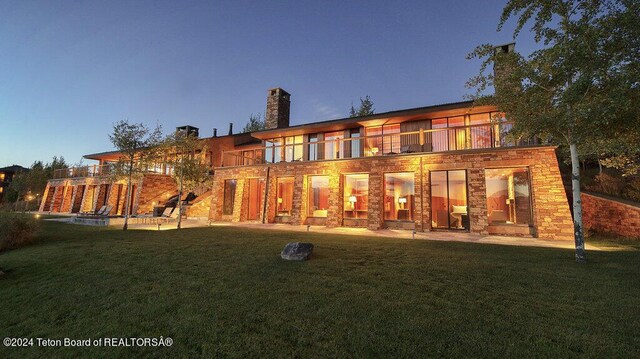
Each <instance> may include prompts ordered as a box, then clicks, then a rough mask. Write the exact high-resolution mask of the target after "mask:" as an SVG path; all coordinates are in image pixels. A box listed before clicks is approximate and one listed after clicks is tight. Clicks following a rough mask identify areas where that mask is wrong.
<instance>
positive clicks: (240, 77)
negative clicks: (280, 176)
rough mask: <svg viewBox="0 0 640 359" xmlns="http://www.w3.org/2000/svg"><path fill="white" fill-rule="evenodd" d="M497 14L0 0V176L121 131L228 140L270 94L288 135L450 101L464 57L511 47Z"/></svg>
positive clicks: (417, 5) (463, 77)
mask: <svg viewBox="0 0 640 359" xmlns="http://www.w3.org/2000/svg"><path fill="white" fill-rule="evenodd" d="M504 4H505V1H432V2H428V1H367V2H365V1H227V2H217V1H202V2H197V1H172V2H170V1H99V2H98V1H61V0H57V1H18V0H8V1H4V0H0V54H1V55H0V166H6V165H11V164H19V165H22V166H26V167H28V166H30V165H31V163H32V162H33V161H35V160H43V161H45V162H46V161H50V160H51V158H52V157H53V156H54V155H57V156H64V158H65V159H66V160H67V162H69V163H77V162H79V161H80V159H81V157H82V155H84V154H88V153H95V152H102V151H108V150H112V149H113V146H112V145H111V143H110V142H109V138H108V134H109V133H110V132H111V130H112V125H113V123H114V122H116V121H118V120H121V119H129V120H130V121H132V122H143V123H145V124H148V125H149V126H155V124H156V123H158V124H160V125H162V127H163V130H164V132H165V133H168V132H170V131H172V130H174V129H175V127H176V126H180V125H186V124H190V125H193V126H196V127H199V128H200V134H201V136H210V135H211V134H212V129H213V128H214V127H217V128H218V131H219V133H223V134H226V133H227V131H228V126H229V122H233V124H234V129H235V131H236V132H238V131H239V130H240V129H241V128H242V127H243V125H244V124H245V123H246V121H247V119H248V118H249V115H250V114H252V113H264V111H265V108H266V96H267V89H269V88H272V87H282V88H284V89H285V90H287V91H288V92H289V93H291V101H292V105H291V124H301V123H307V122H314V121H321V120H328V119H332V118H339V117H345V116H347V114H348V110H349V108H350V106H351V103H352V102H354V103H357V102H358V99H359V98H360V97H361V96H365V95H369V96H371V98H372V99H373V101H374V103H375V108H376V112H385V111H391V110H397V109H403V108H411V107H419V106H427V105H432V104H439V103H444V102H454V101H460V100H463V96H464V95H466V94H470V93H471V90H469V89H467V88H465V82H466V81H467V80H468V79H469V78H470V77H471V76H473V75H475V74H477V71H478V69H479V65H480V62H479V61H469V60H466V59H465V55H466V54H467V53H469V52H470V51H471V50H473V48H474V47H475V46H476V45H479V44H481V43H487V42H488V43H494V44H502V43H506V42H510V41H512V29H513V24H509V26H507V27H506V28H505V29H504V30H503V31H502V32H500V33H498V32H497V31H496V26H497V23H498V20H499V16H500V13H501V11H502V8H503V6H504ZM526 30H528V29H526ZM526 32H527V31H525V33H524V34H523V36H522V38H518V43H517V45H516V48H517V49H518V50H519V51H521V52H525V53H527V52H528V51H530V49H531V48H532V47H533V42H532V40H531V36H529V34H527V33H526ZM85 163H86V164H92V163H93V161H88V160H85Z"/></svg>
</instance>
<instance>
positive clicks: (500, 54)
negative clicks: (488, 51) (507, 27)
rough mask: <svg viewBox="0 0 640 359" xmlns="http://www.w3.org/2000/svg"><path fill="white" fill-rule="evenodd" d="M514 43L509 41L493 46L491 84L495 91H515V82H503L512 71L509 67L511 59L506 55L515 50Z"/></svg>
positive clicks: (516, 87)
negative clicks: (492, 77)
mask: <svg viewBox="0 0 640 359" xmlns="http://www.w3.org/2000/svg"><path fill="white" fill-rule="evenodd" d="M515 47H516V43H515V42H511V43H508V44H504V45H500V46H495V47H494V48H493V52H494V55H495V61H494V63H493V76H494V80H493V86H494V88H495V91H496V92H498V91H517V89H518V86H517V84H510V83H509V82H505V80H506V78H507V76H508V75H509V74H511V72H512V71H513V70H512V68H511V62H512V59H510V58H509V57H508V56H507V55H509V54H511V53H513V52H514V51H515Z"/></svg>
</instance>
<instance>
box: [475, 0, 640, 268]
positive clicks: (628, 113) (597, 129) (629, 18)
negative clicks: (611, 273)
mask: <svg viewBox="0 0 640 359" xmlns="http://www.w3.org/2000/svg"><path fill="white" fill-rule="evenodd" d="M639 14H640V3H639V2H637V1H633V0H618V1H604V0H562V1H554V0H510V1H509V2H508V3H507V5H506V7H505V8H504V10H503V12H502V16H501V17H500V22H499V25H498V31H500V30H501V29H502V26H503V25H504V24H505V22H506V21H507V20H509V19H510V18H512V17H517V25H516V28H515V30H514V33H513V36H514V39H515V38H517V36H518V34H519V32H520V31H521V30H522V29H523V27H524V26H525V25H526V24H527V23H529V22H530V21H532V22H533V24H532V31H533V33H534V34H535V40H536V41H537V42H538V43H540V44H541V45H542V48H541V49H540V50H537V51H534V52H533V53H532V54H530V55H529V56H527V57H524V56H522V55H520V54H518V53H517V52H504V51H496V49H494V48H493V46H491V45H488V44H485V45H481V46H479V47H477V48H476V49H475V50H474V51H473V52H472V53H471V54H469V56H468V57H469V58H482V59H484V61H483V63H482V65H481V69H480V74H479V75H478V76H476V77H474V78H472V79H471V80H469V82H468V86H469V87H472V88H475V89H476V94H475V95H474V96H473V97H474V98H475V99H476V101H477V103H478V104H483V103H492V104H495V105H497V107H498V109H499V110H500V111H502V112H504V113H505V114H506V116H507V117H509V118H510V119H512V120H513V121H515V125H514V129H513V130H514V132H515V133H517V134H521V135H525V136H539V137H541V138H543V139H545V140H549V141H553V142H555V143H559V144H564V145H566V146H568V148H569V151H570V156H571V167H572V192H573V218H574V237H575V247H576V260H577V261H578V262H586V253H585V250H584V235H583V228H582V203H581V200H580V167H579V161H580V154H579V150H578V147H579V146H582V148H583V151H587V152H589V151H593V150H594V149H592V148H591V149H589V148H586V147H588V144H589V143H596V144H598V146H602V141H591V140H592V139H593V138H594V137H599V138H600V139H601V140H602V139H607V138H619V137H620V136H621V135H622V134H624V133H625V132H628V131H638V128H639V125H640V121H639V119H640V117H639V116H638V113H639V112H638V106H637V103H638V99H639V98H640V97H639V94H638V90H639V83H638V79H639V78H640V76H639V75H640V73H639V64H640V58H639V57H640V45H639V44H640V40H639V39H640V29H639V27H638V26H637V24H638V23H639V22H640V18H639V17H640V15H639ZM492 64H493V66H494V69H493V70H494V71H493V73H490V72H489V71H487V70H488V68H489V66H490V65H492ZM490 86H493V87H494V88H495V93H494V94H486V91H487V89H488V88H489V87H490ZM634 103H635V105H634Z"/></svg>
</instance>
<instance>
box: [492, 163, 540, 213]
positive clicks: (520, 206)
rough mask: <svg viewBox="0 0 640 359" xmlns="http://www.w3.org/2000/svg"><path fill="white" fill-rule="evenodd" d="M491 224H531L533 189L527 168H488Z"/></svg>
mask: <svg viewBox="0 0 640 359" xmlns="http://www.w3.org/2000/svg"><path fill="white" fill-rule="evenodd" d="M485 178H486V181H487V213H488V215H489V224H490V225H491V224H494V225H495V224H531V191H530V183H529V170H528V169H527V168H500V169H488V170H486V172H485Z"/></svg>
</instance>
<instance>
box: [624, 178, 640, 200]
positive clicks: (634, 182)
mask: <svg viewBox="0 0 640 359" xmlns="http://www.w3.org/2000/svg"><path fill="white" fill-rule="evenodd" d="M622 196H623V197H624V198H626V199H628V200H631V201H635V202H640V177H636V178H633V179H631V180H630V181H629V183H628V184H627V187H625V189H624V192H623V193H622Z"/></svg>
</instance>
